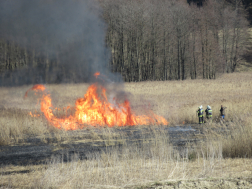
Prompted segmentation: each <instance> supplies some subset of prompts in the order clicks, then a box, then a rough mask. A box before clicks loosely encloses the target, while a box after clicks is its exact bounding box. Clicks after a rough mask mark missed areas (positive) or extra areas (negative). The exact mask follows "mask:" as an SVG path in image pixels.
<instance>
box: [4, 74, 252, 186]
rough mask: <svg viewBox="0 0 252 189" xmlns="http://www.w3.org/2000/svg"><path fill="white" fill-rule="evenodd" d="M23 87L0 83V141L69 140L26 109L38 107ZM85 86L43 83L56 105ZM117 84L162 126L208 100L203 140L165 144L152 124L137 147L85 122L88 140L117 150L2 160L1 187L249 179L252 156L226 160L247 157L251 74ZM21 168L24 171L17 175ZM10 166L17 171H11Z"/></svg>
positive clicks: (182, 120)
mask: <svg viewBox="0 0 252 189" xmlns="http://www.w3.org/2000/svg"><path fill="white" fill-rule="evenodd" d="M30 87H31V86H23V87H14V88H1V89H0V99H1V102H0V108H1V109H0V112H1V114H0V124H1V127H0V136H1V138H0V145H12V144H18V143H24V142H25V139H26V138H28V137H30V136H36V137H41V138H46V137H48V136H49V137H56V138H57V141H58V142H59V143H63V142H67V141H66V140H73V139H66V138H69V137H70V136H68V132H63V131H58V130H56V129H53V128H52V126H50V125H48V124H47V122H46V120H44V118H43V117H39V118H32V117H30V116H29V115H28V113H29V111H33V112H34V111H35V110H36V111H39V105H36V104H37V97H36V96H34V95H33V92H30V93H29V95H28V98H27V99H23V95H24V94H25V91H26V90H27V89H29V88H30ZM87 87H88V84H72V85H70V84H64V85H47V89H48V90H49V91H50V92H51V94H52V98H53V103H54V105H55V106H59V107H63V106H67V105H74V102H75V100H76V98H78V97H82V96H83V95H84V94H85V92H86V89H87ZM124 90H125V91H126V92H127V93H129V98H130V101H131V104H132V108H133V110H134V111H135V112H136V113H138V114H141V113H145V112H148V111H146V109H147V108H151V109H152V110H153V112H154V113H156V114H158V115H162V116H164V117H165V118H166V119H167V120H168V121H169V126H173V125H182V124H189V125H190V124H197V123H198V118H197V116H196V110H197V108H198V106H200V105H203V107H204V108H206V106H207V105H210V106H211V107H212V109H213V122H212V123H207V124H203V125H201V126H200V127H202V128H203V129H204V130H205V133H206V134H205V138H206V139H207V140H206V141H202V143H199V144H197V146H196V147H195V146H194V148H193V149H194V150H192V149H191V148H190V146H188V148H187V149H188V150H187V151H186V150H185V152H183V153H182V154H179V152H178V151H176V150H175V149H174V148H173V147H172V146H171V145H170V144H169V143H167V141H168V140H169V138H168V136H166V135H164V133H162V132H159V133H157V132H155V130H152V132H153V133H152V138H153V140H152V141H150V142H149V143H148V142H147V141H145V142H146V143H144V145H143V146H142V147H138V146H136V145H132V146H128V145H127V144H125V138H124V136H117V133H115V132H114V131H113V130H112V129H109V128H104V129H103V130H102V132H101V134H99V135H97V133H95V132H93V131H92V128H87V129H88V130H89V131H90V135H91V137H90V139H89V140H90V141H105V143H106V145H108V146H111V145H112V146H113V145H114V142H115V141H117V142H118V141H119V140H120V142H121V144H122V149H120V150H119V149H118V148H117V147H113V148H112V150H111V151H105V152H104V153H102V154H91V155H90V157H89V158H88V159H87V160H83V161H80V160H79V159H78V157H77V158H75V160H74V161H72V162H68V163H62V161H61V160H60V158H58V157H53V158H52V160H51V162H49V163H48V164H47V165H38V166H26V167H13V166H3V167H2V168H1V170H0V187H1V186H3V187H4V188H8V187H14V188H15V187H21V188H29V187H30V188H31V187H33V188H36V187H38V188H39V187H40V188H123V187H125V188H127V187H129V188H130V187H133V186H145V185H146V183H157V184H158V183H162V182H166V183H167V182H171V181H174V180H178V179H179V180H190V179H202V178H235V177H236V178H237V177H241V176H242V177H250V178H251V177H252V167H251V165H252V163H251V159H245V158H238V159H229V157H232V158H237V157H252V139H251V136H252V124H251V123H252V113H251V112H252V98H251V97H252V73H250V72H247V73H233V74H225V75H222V76H220V77H219V78H218V79H216V80H186V81H164V82H162V81H158V82H141V83H125V84H124ZM221 105H224V106H226V107H227V110H226V118H225V121H222V120H219V109H220V106H221ZM152 127H154V126H151V127H150V128H152ZM215 128H217V129H218V128H222V129H224V130H227V131H228V132H229V134H228V135H226V134H224V135H223V134H222V133H219V132H218V131H216V130H215ZM138 129H141V127H140V128H139V127H138ZM80 134H82V133H79V135H80ZM76 135H78V131H77V132H76ZM90 141H89V142H90ZM71 142H74V141H71ZM76 142H78V141H76ZM23 169H24V170H29V173H22V174H21V173H18V170H23ZM12 170H15V171H16V172H15V171H13V173H11V171H12ZM6 172H9V173H10V174H5V173H6ZM1 173H3V174H1ZM28 178H29V179H28Z"/></svg>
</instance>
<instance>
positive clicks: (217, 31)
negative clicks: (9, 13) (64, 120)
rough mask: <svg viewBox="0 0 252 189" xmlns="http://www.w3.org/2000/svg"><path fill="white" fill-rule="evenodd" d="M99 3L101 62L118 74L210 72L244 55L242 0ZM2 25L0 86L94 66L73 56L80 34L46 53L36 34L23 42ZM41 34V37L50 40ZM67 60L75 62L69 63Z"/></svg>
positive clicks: (59, 77)
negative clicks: (101, 21)
mask: <svg viewBox="0 0 252 189" xmlns="http://www.w3.org/2000/svg"><path fill="white" fill-rule="evenodd" d="M99 4H100V5H99V6H100V7H101V8H99V10H98V11H97V10H96V8H95V11H97V12H98V13H99V16H100V17H102V20H104V21H105V25H106V26H105V27H104V30H105V31H102V32H104V33H105V34H104V35H105V37H104V38H105V45H106V46H107V49H108V50H107V51H109V53H108V52H104V54H106V55H104V59H106V58H107V59H108V60H109V61H108V62H109V63H105V64H106V67H107V68H108V69H109V70H110V71H112V72H118V73H120V74H121V75H122V78H123V80H124V81H127V82H131V81H146V80H151V81H154V80H184V79H187V78H191V79H196V78H203V79H215V78H216V74H217V73H231V72H235V71H236V69H237V68H238V67H239V66H240V65H241V64H243V63H244V62H245V60H244V57H246V56H245V55H246V53H248V49H249V46H250V44H249V30H248V29H249V22H248V20H247V13H246V10H245V7H244V6H243V4H242V1H238V0H235V1H225V0H208V1H204V3H203V4H202V6H197V4H196V3H190V4H189V3H188V2H187V1H183V0H161V1H154V0H147V1H146V0H139V1H131V0H103V1H100V2H99ZM97 9H98V8H97ZM1 24H2V28H3V27H4V25H3V23H1ZM69 27H71V25H70V26H69ZM3 30H4V29H3ZM3 30H1V36H2V37H1V40H0V51H1V56H0V73H1V76H0V78H1V79H0V84H1V85H2V86H3V85H22V84H34V83H61V82H86V81H87V80H88V78H90V74H93V73H89V72H90V71H89V70H90V69H91V68H90V66H88V67H87V68H86V67H85V69H83V71H80V69H79V67H78V66H79V64H83V65H84V64H86V63H85V62H88V61H90V60H89V58H79V57H78V56H76V54H78V53H79V52H76V51H80V50H78V49H82V47H83V46H85V44H86V43H87V40H83V38H77V39H75V40H73V41H72V40H70V42H69V43H68V42H67V41H68V39H67V40H66V42H65V43H63V45H62V44H61V45H58V44H57V45H58V46H57V50H56V52H55V53H54V56H50V54H49V53H44V52H42V51H41V49H40V48H36V47H37V46H38V44H36V41H39V39H36V34H34V36H30V37H29V38H28V39H29V40H30V42H32V43H30V42H29V41H27V40H26V43H27V44H28V43H29V45H30V47H27V46H25V45H23V44H21V45H20V43H16V41H15V39H14V37H7V38H6V35H5V33H4V32H3ZM6 31H7V30H6ZM91 32H92V31H91ZM6 33H9V32H6ZM24 33H25V32H24ZM83 35H85V31H84V33H83V34H82V36H83ZM44 38H45V40H42V41H43V42H44V43H48V44H49V43H50V41H52V40H50V38H48V37H47V36H45V37H44ZM6 39H8V40H6ZM101 39H102V38H101ZM102 44H103V43H101V45H102ZM86 48H88V47H86ZM110 52H111V53H110ZM88 53H89V54H91V55H92V56H93V57H95V56H96V55H95V54H94V55H93V54H92V52H88ZM91 55H90V56H91ZM94 59H95V58H94ZM64 61H65V62H68V63H65V64H64ZM74 61H75V62H78V63H77V64H76V65H77V66H76V67H75V68H73V67H74V66H72V67H70V66H69V64H71V63H72V62H74ZM94 61H100V60H94ZM62 62H63V63H62ZM73 65H74V64H73ZM91 67H92V66H91ZM19 70H21V71H19ZM97 71H100V70H97ZM79 72H81V73H79ZM34 73H36V74H34ZM31 75H32V76H31ZM26 76H29V77H27V79H24V78H25V77H26ZM20 78H23V79H20Z"/></svg>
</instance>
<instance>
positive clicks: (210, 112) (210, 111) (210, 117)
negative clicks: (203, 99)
mask: <svg viewBox="0 0 252 189" xmlns="http://www.w3.org/2000/svg"><path fill="white" fill-rule="evenodd" d="M205 112H206V118H207V119H212V116H213V113H212V109H211V106H209V105H207V109H206V110H205Z"/></svg>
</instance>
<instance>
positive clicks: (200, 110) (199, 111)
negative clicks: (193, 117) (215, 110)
mask: <svg viewBox="0 0 252 189" xmlns="http://www.w3.org/2000/svg"><path fill="white" fill-rule="evenodd" d="M203 112H204V110H203V109H202V108H201V109H198V117H203Z"/></svg>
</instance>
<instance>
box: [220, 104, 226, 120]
mask: <svg viewBox="0 0 252 189" xmlns="http://www.w3.org/2000/svg"><path fill="white" fill-rule="evenodd" d="M226 108H227V107H223V106H222V105H221V109H220V115H221V117H222V119H224V118H225V109H226Z"/></svg>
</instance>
